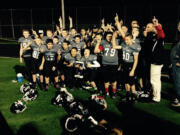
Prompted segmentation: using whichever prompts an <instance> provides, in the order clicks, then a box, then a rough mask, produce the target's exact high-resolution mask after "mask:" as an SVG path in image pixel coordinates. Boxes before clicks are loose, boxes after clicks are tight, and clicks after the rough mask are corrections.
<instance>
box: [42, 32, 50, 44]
mask: <svg viewBox="0 0 180 135" xmlns="http://www.w3.org/2000/svg"><path fill="white" fill-rule="evenodd" d="M47 39H53V32H52V30H47V31H46V36H44V37H43V38H42V40H43V41H44V43H46V40H47Z"/></svg>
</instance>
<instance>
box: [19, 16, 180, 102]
mask: <svg viewBox="0 0 180 135" xmlns="http://www.w3.org/2000/svg"><path fill="white" fill-rule="evenodd" d="M105 21H106V20H105V19H102V20H101V26H96V25H93V27H90V28H88V29H87V28H83V27H82V28H80V29H76V28H75V27H74V26H73V19H72V18H71V17H69V26H68V27H66V28H65V27H64V26H63V23H62V19H61V17H60V18H59V24H58V25H57V26H56V30H55V31H52V30H51V29H47V30H38V29H37V30H28V29H24V30H23V31H22V37H20V38H19V40H18V42H19V44H20V51H19V57H20V63H25V67H26V75H25V76H26V79H27V80H28V81H30V82H31V83H32V87H33V88H37V87H39V88H40V89H41V90H43V91H48V90H49V86H50V85H52V86H53V87H55V88H56V89H57V90H60V89H62V88H67V90H68V91H69V92H71V91H73V90H74V89H75V88H78V89H79V90H87V89H91V90H93V93H96V94H98V95H101V96H103V97H104V98H106V97H107V96H110V97H111V98H112V99H114V98H116V97H117V96H118V94H117V93H118V91H125V93H126V96H125V102H133V103H135V102H136V101H138V98H140V95H141V96H143V95H144V97H147V98H148V99H149V101H150V102H153V103H159V102H160V101H161V70H162V68H163V64H164V63H163V57H165V55H164V40H165V33H164V31H163V24H160V22H159V21H158V19H157V18H156V17H153V18H152V19H151V22H149V23H147V24H146V25H145V27H142V26H140V25H139V22H138V21H137V20H132V21H131V23H130V24H125V23H124V22H123V21H122V20H121V19H120V18H119V16H118V14H116V15H114V20H112V23H110V24H106V22H105ZM128 25H129V26H128ZM177 29H178V31H180V23H179V25H178V26H177ZM178 33H179V32H178ZM178 40H179V39H178V38H177V40H176V42H175V43H174V45H173V48H172V50H171V55H170V58H168V59H170V60H171V68H172V73H171V74H172V77H173V82H174V84H173V86H174V97H173V104H172V105H174V106H180V102H179V101H180V92H179V90H180V86H179V85H180V77H179V74H180V71H179V69H180V47H179V44H180V43H178ZM38 77H39V79H37V78H38Z"/></svg>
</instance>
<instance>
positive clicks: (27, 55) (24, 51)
mask: <svg viewBox="0 0 180 135" xmlns="http://www.w3.org/2000/svg"><path fill="white" fill-rule="evenodd" d="M22 33H23V37H20V38H19V40H18V42H19V43H20V51H19V57H20V63H23V59H24V62H25V67H26V70H27V71H26V72H27V79H28V80H30V81H31V80H32V76H31V59H32V57H31V54H32V50H31V48H30V47H29V45H30V44H32V41H33V39H32V38H31V37H30V33H29V30H23V31H22ZM26 46H28V47H26Z"/></svg>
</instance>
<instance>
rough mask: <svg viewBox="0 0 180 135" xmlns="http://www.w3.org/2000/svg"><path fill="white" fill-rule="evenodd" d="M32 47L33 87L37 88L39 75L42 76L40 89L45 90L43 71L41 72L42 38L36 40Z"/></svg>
mask: <svg viewBox="0 0 180 135" xmlns="http://www.w3.org/2000/svg"><path fill="white" fill-rule="evenodd" d="M30 47H31V48H32V84H33V87H34V88H35V87H36V81H37V80H36V78H37V74H39V75H40V89H43V86H44V85H43V82H44V78H43V71H42V70H40V69H39V68H40V65H41V63H42V53H41V52H40V51H41V48H42V40H41V39H40V38H36V39H35V42H33V43H32V44H31V45H30Z"/></svg>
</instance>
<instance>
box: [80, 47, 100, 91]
mask: <svg viewBox="0 0 180 135" xmlns="http://www.w3.org/2000/svg"><path fill="white" fill-rule="evenodd" d="M81 61H82V62H83V63H84V67H85V70H84V75H85V81H89V82H90V84H91V86H92V87H93V88H94V90H97V87H96V83H95V78H96V71H97V68H98V67H100V64H99V62H98V61H97V56H96V55H90V49H87V48H86V49H85V50H84V56H83V57H82V58H81Z"/></svg>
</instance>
